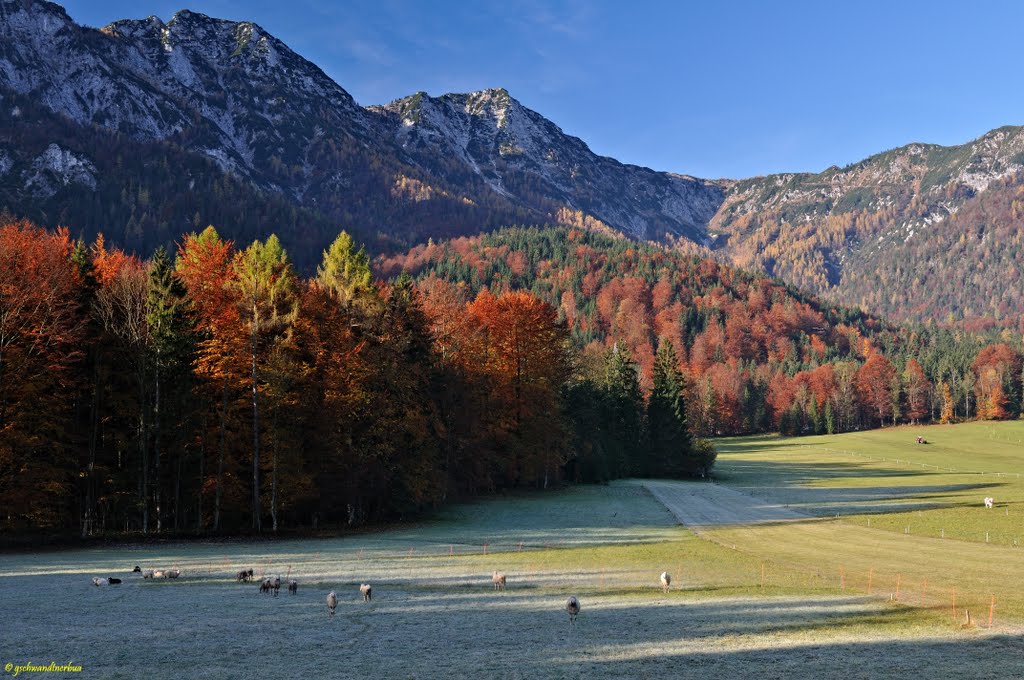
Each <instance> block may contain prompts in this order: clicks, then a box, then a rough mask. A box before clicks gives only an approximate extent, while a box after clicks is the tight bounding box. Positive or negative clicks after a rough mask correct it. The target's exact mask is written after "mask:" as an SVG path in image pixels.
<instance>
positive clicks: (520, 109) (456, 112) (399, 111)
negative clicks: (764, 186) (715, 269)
mask: <svg viewBox="0 0 1024 680" xmlns="http://www.w3.org/2000/svg"><path fill="white" fill-rule="evenodd" d="M371 110H372V111H377V112H379V113H381V114H382V115H384V116H385V117H386V119H387V120H389V121H392V123H393V127H392V130H393V133H394V135H395V139H396V141H397V142H398V143H399V144H401V146H402V148H403V150H405V151H406V152H407V153H408V154H409V155H410V156H411V157H412V158H413V159H414V161H415V162H416V164H417V165H418V166H420V167H423V168H424V169H427V170H429V171H431V172H433V173H435V174H437V175H439V176H442V177H444V178H446V179H447V180H449V181H452V182H454V183H459V184H463V183H465V182H467V181H469V182H474V181H482V182H483V183H484V184H485V185H486V186H487V187H489V188H490V189H492V190H493V191H495V192H497V193H499V194H502V195H505V196H509V197H510V198H512V199H513V200H517V201H529V200H530V198H531V197H532V196H536V197H537V198H539V199H541V200H545V201H549V202H551V203H552V204H553V205H555V206H567V207H569V208H572V209H575V210H579V211H582V212H584V213H586V214H589V215H592V216H594V217H596V218H598V219H599V220H601V221H602V222H605V223H607V224H610V225H613V226H614V227H615V228H616V229H618V230H620V231H622V232H625V233H626V234H627V235H629V236H631V237H633V238H638V239H648V240H664V239H665V238H666V237H682V238H686V239H689V240H691V241H696V242H698V243H703V242H704V240H705V238H706V230H705V226H706V225H707V223H708V221H709V220H710V219H711V218H712V217H713V216H714V214H715V211H716V210H718V207H719V206H720V205H721V203H722V199H723V197H724V194H725V192H724V188H725V187H726V186H727V185H728V183H726V182H710V181H707V180H700V179H695V178H693V177H684V176H682V175H673V174H670V173H664V172H655V171H653V170H650V169H648V168H642V167H638V166H635V165H624V164H622V163H620V162H618V161H616V160H615V159H613V158H607V157H604V156H598V155H596V154H594V152H592V151H591V150H590V149H589V148H588V147H587V145H586V144H585V143H584V142H583V141H582V140H580V139H578V138H577V137H572V136H569V135H566V134H565V133H564V132H562V130H561V129H560V128H559V127H558V126H557V125H555V124H554V123H552V122H551V121H549V120H548V119H546V118H544V117H543V116H542V115H540V114H539V113H537V112H535V111H531V110H530V109H528V108H526V107H524V106H523V105H522V104H520V103H519V102H518V101H516V100H515V99H513V98H512V97H511V96H510V95H509V93H508V92H507V91H506V90H503V89H494V90H485V91H483V92H473V93H470V94H446V95H444V96H441V97H430V96H428V95H427V94H426V93H423V92H420V93H417V94H414V95H412V96H410V97H406V98H404V99H399V100H397V101H394V102H391V103H390V104H388V105H386V106H380V107H371ZM467 168H468V169H471V170H472V172H471V173H469V174H468V175H467V173H466V170H467Z"/></svg>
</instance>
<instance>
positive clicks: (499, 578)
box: [491, 571, 506, 590]
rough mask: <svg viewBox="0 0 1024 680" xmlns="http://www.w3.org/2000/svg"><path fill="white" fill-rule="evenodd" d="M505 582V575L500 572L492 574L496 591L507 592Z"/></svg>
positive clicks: (492, 581)
mask: <svg viewBox="0 0 1024 680" xmlns="http://www.w3.org/2000/svg"><path fill="white" fill-rule="evenodd" d="M505 581H506V579H505V574H503V573H501V572H498V571H496V572H494V573H493V574H491V583H493V584H494V589H495V590H505Z"/></svg>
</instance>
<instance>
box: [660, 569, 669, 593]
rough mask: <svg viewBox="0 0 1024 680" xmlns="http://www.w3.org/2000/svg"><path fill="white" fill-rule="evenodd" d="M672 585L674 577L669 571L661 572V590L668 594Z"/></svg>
mask: <svg viewBox="0 0 1024 680" xmlns="http://www.w3.org/2000/svg"><path fill="white" fill-rule="evenodd" d="M671 585H672V575H671V574H669V573H668V572H667V571H663V572H661V589H662V590H663V591H665V592H666V593H667V592H668V589H669V586H671Z"/></svg>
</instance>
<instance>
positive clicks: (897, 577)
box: [896, 574, 901, 600]
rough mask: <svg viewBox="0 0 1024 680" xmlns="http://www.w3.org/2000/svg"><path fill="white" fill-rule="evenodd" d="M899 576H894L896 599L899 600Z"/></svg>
mask: <svg viewBox="0 0 1024 680" xmlns="http://www.w3.org/2000/svg"><path fill="white" fill-rule="evenodd" d="M900 578H901V575H900V574H896V599H897V600H898V599H900Z"/></svg>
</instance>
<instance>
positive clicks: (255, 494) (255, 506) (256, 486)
mask: <svg viewBox="0 0 1024 680" xmlns="http://www.w3.org/2000/svg"><path fill="white" fill-rule="evenodd" d="M254 323H255V322H254ZM252 528H253V529H255V530H256V531H259V530H260V528H261V524H260V409H259V386H258V385H257V383H256V330H255V325H254V326H253V333H252Z"/></svg>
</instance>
